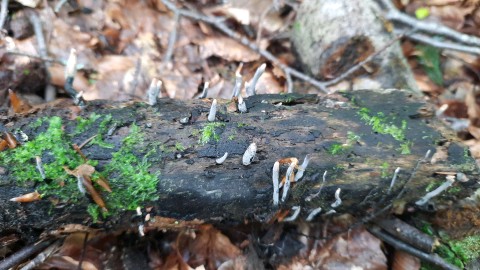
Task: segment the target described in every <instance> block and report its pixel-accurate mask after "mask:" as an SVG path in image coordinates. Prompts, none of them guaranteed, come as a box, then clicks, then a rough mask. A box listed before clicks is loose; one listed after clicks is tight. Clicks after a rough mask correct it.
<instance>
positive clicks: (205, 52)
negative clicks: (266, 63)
mask: <svg viewBox="0 0 480 270" xmlns="http://www.w3.org/2000/svg"><path fill="white" fill-rule="evenodd" d="M199 45H200V55H201V57H202V58H203V59H206V58H208V57H210V56H213V55H215V56H218V57H221V58H223V59H225V60H228V61H238V62H252V61H255V60H258V59H260V55H259V54H258V53H256V52H254V51H252V50H250V49H249V48H247V47H245V46H243V45H242V44H240V43H238V42H237V41H235V40H233V39H231V38H228V37H223V36H221V37H206V38H205V39H204V40H201V41H200V42H199Z"/></svg>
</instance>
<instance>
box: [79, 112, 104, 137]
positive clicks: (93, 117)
mask: <svg viewBox="0 0 480 270" xmlns="http://www.w3.org/2000/svg"><path fill="white" fill-rule="evenodd" d="M100 117H102V116H101V115H99V114H96V113H91V114H90V115H89V116H88V118H83V117H80V116H79V117H77V126H76V127H75V134H79V133H82V132H84V131H85V130H87V128H88V127H89V126H90V125H91V124H93V123H95V121H97V119H98V118H100Z"/></svg>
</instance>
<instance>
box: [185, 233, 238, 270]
mask: <svg viewBox="0 0 480 270" xmlns="http://www.w3.org/2000/svg"><path fill="white" fill-rule="evenodd" d="M178 242H179V245H178V251H179V252H180V254H184V255H183V256H184V257H187V258H189V259H188V261H187V263H188V264H189V265H190V266H192V267H196V266H199V265H205V266H206V268H208V269H216V268H217V267H218V266H217V263H220V264H221V263H223V262H225V261H228V260H231V259H234V258H236V257H238V256H239V255H240V254H241V252H240V250H239V249H238V248H237V247H236V246H235V245H233V244H232V243H231V242H230V240H229V239H228V237H226V236H225V235H223V234H222V233H221V232H220V231H218V230H217V229H215V228H214V227H213V226H212V225H202V226H201V228H200V230H199V231H198V232H197V233H196V236H195V237H194V238H192V237H191V236H190V235H186V234H181V235H179V240H178Z"/></svg>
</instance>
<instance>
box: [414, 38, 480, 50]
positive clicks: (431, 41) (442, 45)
mask: <svg viewBox="0 0 480 270" xmlns="http://www.w3.org/2000/svg"><path fill="white" fill-rule="evenodd" d="M408 38H410V39H412V40H415V41H418V42H421V43H424V44H427V45H430V46H433V47H435V48H439V49H447V50H454V51H459V52H465V53H470V54H477V55H480V48H479V47H473V46H468V45H462V44H456V43H451V42H445V41H443V40H436V39H435V38H432V37H429V36H427V35H424V34H420V33H413V34H410V35H408Z"/></svg>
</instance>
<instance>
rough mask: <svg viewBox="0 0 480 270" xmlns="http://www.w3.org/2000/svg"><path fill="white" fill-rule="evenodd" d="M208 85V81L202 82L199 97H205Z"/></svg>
mask: <svg viewBox="0 0 480 270" xmlns="http://www.w3.org/2000/svg"><path fill="white" fill-rule="evenodd" d="M209 85H210V84H209V83H208V82H205V83H204V84H203V90H202V93H201V94H200V96H199V97H198V98H200V99H201V98H206V97H207V95H208V86H209Z"/></svg>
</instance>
